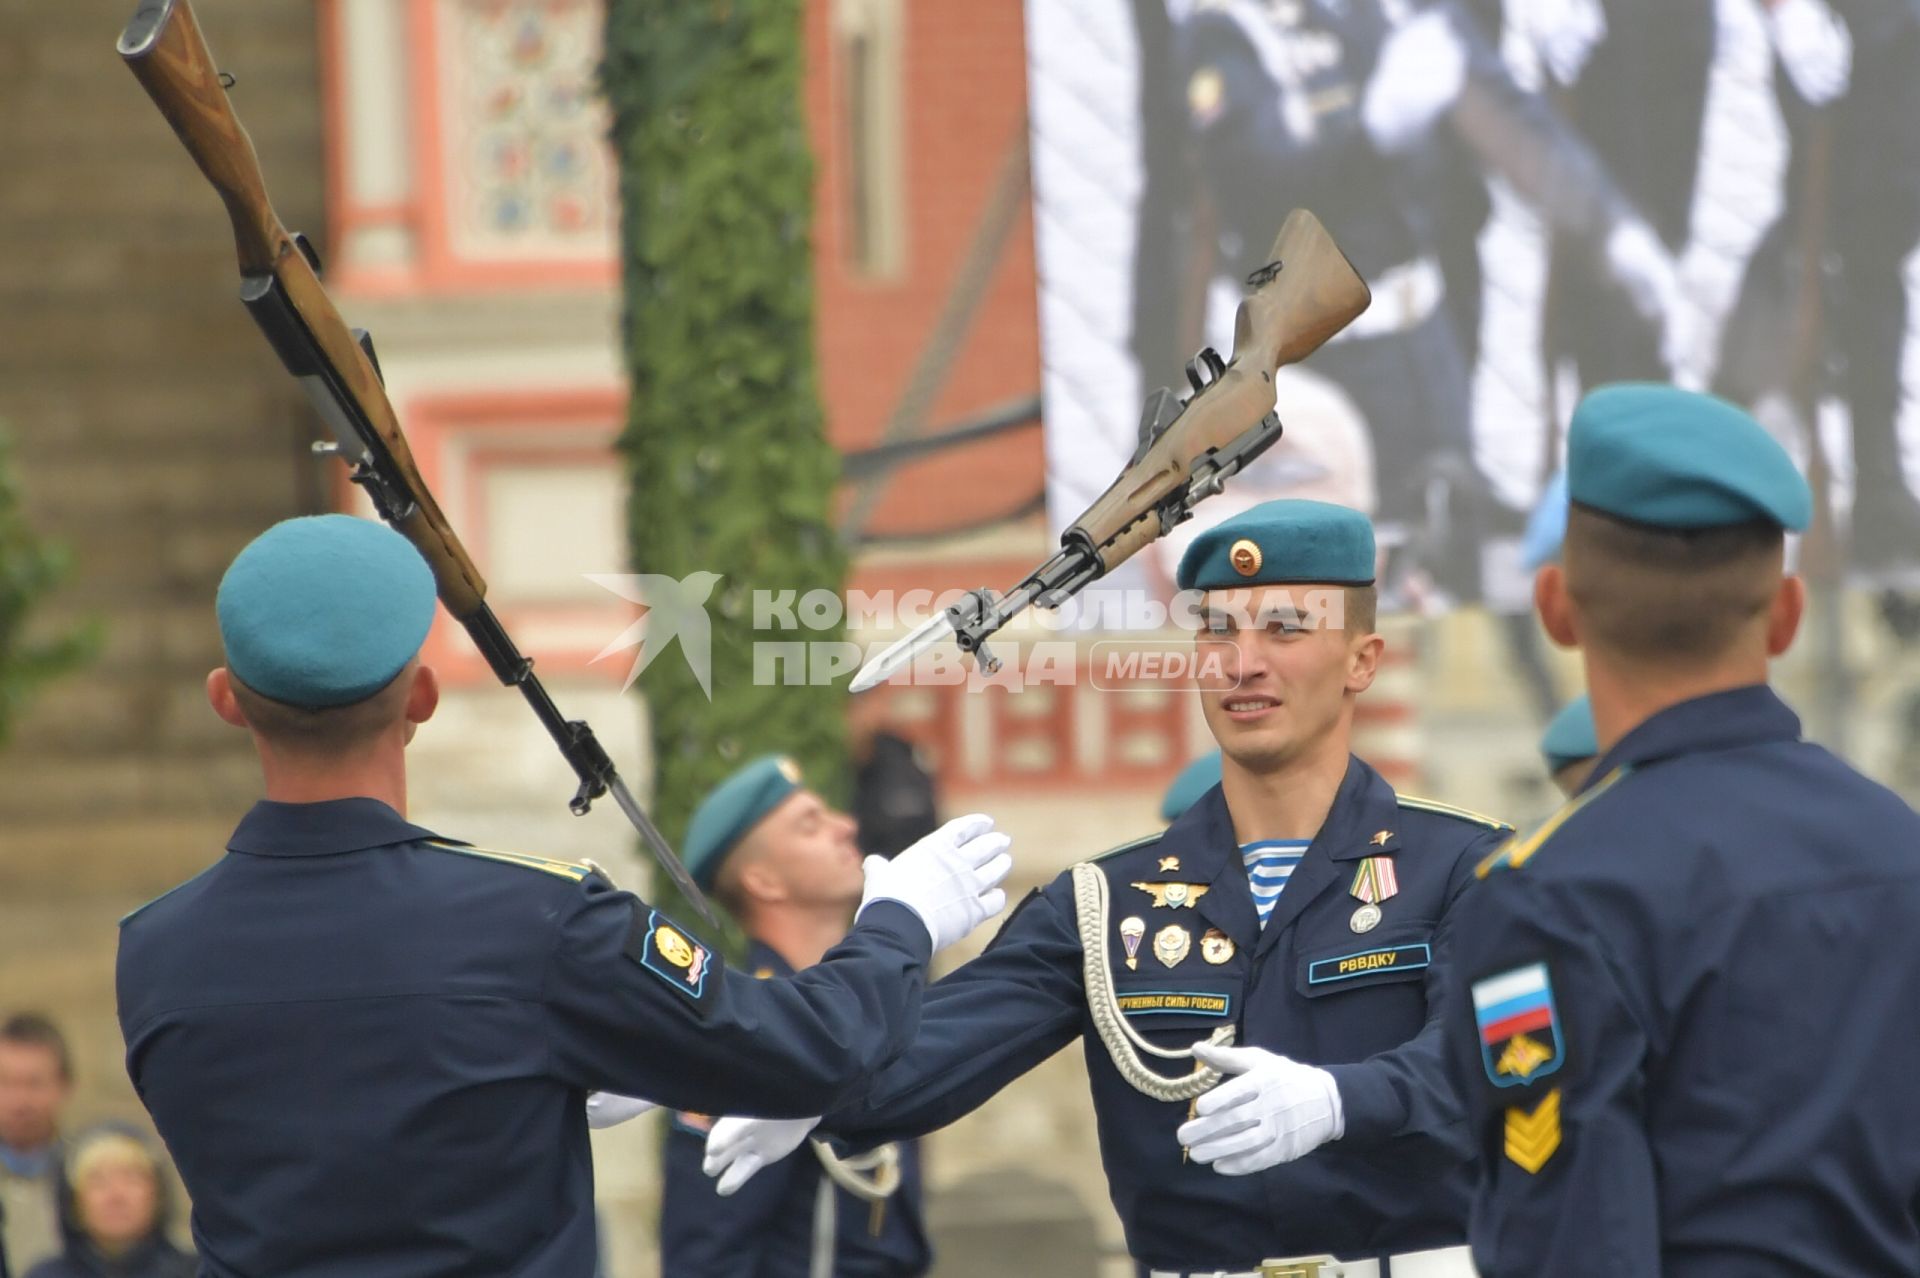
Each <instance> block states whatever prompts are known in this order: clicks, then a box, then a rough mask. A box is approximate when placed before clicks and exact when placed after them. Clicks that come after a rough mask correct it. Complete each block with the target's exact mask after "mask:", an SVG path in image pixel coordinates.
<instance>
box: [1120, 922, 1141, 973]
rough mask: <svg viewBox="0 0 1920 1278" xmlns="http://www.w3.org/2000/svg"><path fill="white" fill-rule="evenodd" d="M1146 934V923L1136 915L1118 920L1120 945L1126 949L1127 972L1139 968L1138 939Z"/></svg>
mask: <svg viewBox="0 0 1920 1278" xmlns="http://www.w3.org/2000/svg"><path fill="white" fill-rule="evenodd" d="M1146 934H1147V921H1146V920H1145V919H1143V918H1141V917H1139V916H1138V915H1135V916H1133V917H1131V918H1124V919H1121V920H1120V943H1121V944H1122V945H1124V946H1126V947H1127V970H1128V971H1130V972H1131V971H1133V970H1134V969H1135V968H1138V967H1139V966H1140V938H1141V937H1143V936H1145V935H1146Z"/></svg>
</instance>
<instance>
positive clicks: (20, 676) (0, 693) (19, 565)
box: [0, 430, 99, 743]
mask: <svg viewBox="0 0 1920 1278" xmlns="http://www.w3.org/2000/svg"><path fill="white" fill-rule="evenodd" d="M67 571H68V561H67V554H66V551H65V550H64V549H63V548H62V547H60V546H56V545H52V544H50V543H48V542H46V541H43V540H42V539H41V538H40V537H39V536H38V535H37V534H36V533H35V532H34V529H33V526H32V525H31V524H29V523H28V522H27V516H26V512H25V511H24V510H22V509H21V505H20V493H19V489H18V486H17V485H16V484H15V482H14V478H13V461H12V445H11V443H10V441H9V440H8V438H7V434H6V432H5V431H4V430H0V743H4V742H5V741H6V739H7V737H8V735H9V734H10V733H11V731H12V729H13V725H14V722H15V720H16V719H18V717H19V715H20V712H21V711H22V710H23V709H25V708H26V704H27V698H28V697H29V696H30V695H31V694H32V693H33V691H34V690H35V689H36V688H38V687H39V686H40V685H41V684H43V683H45V682H46V681H47V680H48V679H51V678H53V677H54V676H55V675H57V674H61V673H63V672H65V671H67V670H70V669H72V668H73V667H74V666H76V665H78V664H79V663H80V662H82V661H84V660H86V658H87V657H89V656H91V655H92V653H93V651H94V650H95V648H97V647H98V639H99V637H98V635H97V634H96V633H95V631H94V630H93V629H92V628H91V627H88V628H83V629H80V630H76V631H72V632H69V633H66V634H62V635H56V636H54V637H52V638H38V637H29V635H28V633H27V623H28V619H29V617H30V616H31V615H32V613H33V611H34V608H35V606H36V605H38V604H39V603H40V601H41V600H42V599H43V598H45V596H46V595H47V594H48V593H50V592H51V591H52V590H53V588H54V587H55V586H57V585H58V584H59V583H60V582H61V580H62V579H64V578H65V577H66V575H67Z"/></svg>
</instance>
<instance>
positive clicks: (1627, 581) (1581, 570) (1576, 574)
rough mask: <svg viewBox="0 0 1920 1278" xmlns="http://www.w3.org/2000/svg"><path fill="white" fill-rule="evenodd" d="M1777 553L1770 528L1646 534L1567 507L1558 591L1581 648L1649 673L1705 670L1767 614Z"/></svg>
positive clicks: (1781, 539)
mask: <svg viewBox="0 0 1920 1278" xmlns="http://www.w3.org/2000/svg"><path fill="white" fill-rule="evenodd" d="M1785 550H1786V534H1785V533H1784V532H1782V531H1781V529H1780V526H1779V525H1778V524H1775V523H1773V522H1771V521H1769V520H1764V519H1756V520H1751V521H1749V522H1747V523H1740V524H1729V525H1726V526H1724V527H1719V528H1698V529H1672V528H1654V527H1650V526H1648V525H1646V524H1639V523H1634V522H1632V521H1630V520H1625V519H1619V518H1616V517H1614V516H1612V515H1607V514H1602V513H1601V512H1599V511H1597V510H1592V509H1590V508H1588V507H1585V506H1580V505H1577V504H1576V505H1575V506H1574V507H1573V508H1572V510H1570V511H1569V512H1568V515H1567V538H1566V545H1565V550H1564V556H1565V562H1566V576H1567V590H1568V592H1569V594H1571V595H1572V597H1573V602H1574V604H1575V606H1576V607H1578V608H1579V610H1580V615H1581V619H1582V621H1583V623H1584V629H1585V631H1586V632H1587V633H1586V634H1585V635H1584V636H1583V638H1584V640H1585V641H1586V642H1587V643H1589V644H1590V645H1592V646H1594V647H1597V648H1600V649H1603V650H1605V651H1606V652H1608V653H1611V654H1614V655H1617V656H1620V657H1623V658H1626V659H1627V660H1629V661H1634V662H1640V663H1644V664H1649V665H1655V666H1664V667H1669V668H1671V667H1674V666H1681V667H1686V666H1693V665H1701V664H1707V663H1710V662H1712V661H1714V660H1716V659H1718V658H1721V657H1724V656H1726V655H1727V654H1728V653H1729V652H1730V651H1732V650H1733V649H1734V647H1735V646H1736V645H1737V644H1738V643H1739V641H1740V638H1741V636H1742V634H1743V632H1745V631H1746V630H1747V629H1748V628H1749V627H1750V626H1751V625H1752V624H1753V622H1755V621H1756V620H1758V619H1759V618H1761V617H1763V616H1765V615H1766V612H1767V609H1768V607H1769V606H1770V605H1771V604H1772V602H1773V598H1774V595H1775V593H1776V592H1777V591H1778V590H1779V587H1780V574H1781V569H1782V564H1783V562H1784V555H1785Z"/></svg>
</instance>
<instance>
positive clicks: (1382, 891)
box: [1347, 830, 1400, 932]
mask: <svg viewBox="0 0 1920 1278" xmlns="http://www.w3.org/2000/svg"><path fill="white" fill-rule="evenodd" d="M1392 837H1393V831H1391V830H1382V831H1380V833H1378V834H1376V835H1374V836H1373V838H1372V840H1371V842H1372V843H1374V844H1375V845H1376V846H1380V847H1384V846H1386V842H1387V840H1388V839H1391V838H1392ZM1399 890H1400V879H1399V876H1398V875H1396V874H1395V873H1394V869H1393V858H1392V857H1390V856H1369V857H1364V858H1362V859H1361V861H1360V868H1359V869H1357V870H1355V871H1354V874H1353V885H1352V886H1351V887H1349V888H1348V889H1347V892H1348V894H1349V895H1351V896H1353V897H1355V898H1357V899H1358V900H1359V901H1360V902H1361V905H1360V908H1359V909H1357V910H1355V911H1354V912H1353V917H1352V918H1351V919H1349V920H1348V921H1347V926H1348V927H1350V928H1352V929H1353V930H1354V931H1355V932H1371V931H1373V929H1375V928H1376V927H1379V926H1380V920H1381V918H1382V917H1383V915H1382V913H1381V910H1380V902H1382V901H1384V900H1386V899H1387V898H1388V897H1390V896H1393V895H1394V894H1395V893H1397V892H1399Z"/></svg>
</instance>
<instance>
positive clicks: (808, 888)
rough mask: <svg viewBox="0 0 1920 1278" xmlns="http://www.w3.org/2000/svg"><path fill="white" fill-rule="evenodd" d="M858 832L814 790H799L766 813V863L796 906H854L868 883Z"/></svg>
mask: <svg viewBox="0 0 1920 1278" xmlns="http://www.w3.org/2000/svg"><path fill="white" fill-rule="evenodd" d="M858 833H859V826H858V825H857V824H856V823H855V821H854V819H853V818H852V817H850V816H848V815H847V814H846V813H844V812H837V811H835V810H834V809H833V808H830V807H828V806H827V804H826V802H825V801H824V800H822V799H821V797H820V796H819V795H817V794H815V793H814V792H813V791H811V790H798V791H795V792H794V793H793V794H791V795H788V796H787V798H786V800H785V802H783V803H782V804H781V805H780V806H779V807H777V808H775V809H774V810H773V811H772V812H770V813H768V815H767V829H766V831H765V835H766V843H765V847H766V849H767V857H766V864H767V865H768V867H769V868H770V869H772V870H773V871H774V872H775V873H776V874H777V875H778V877H779V880H780V883H781V885H782V888H783V889H784V891H785V893H786V896H787V899H788V900H789V901H791V902H793V903H795V904H802V905H852V904H856V903H858V902H859V900H860V893H861V890H862V889H863V888H864V887H865V885H866V876H865V875H864V874H863V873H862V871H861V867H860V861H861V857H860V845H859V844H858V843H857V842H855V835H856V834H858Z"/></svg>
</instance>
